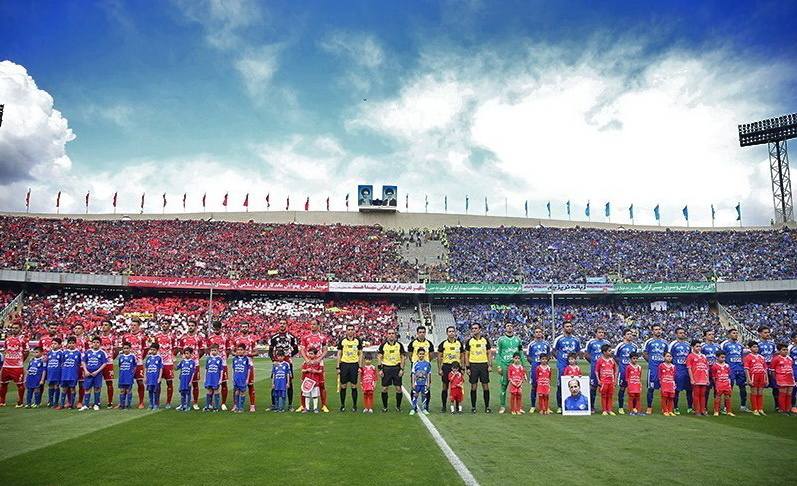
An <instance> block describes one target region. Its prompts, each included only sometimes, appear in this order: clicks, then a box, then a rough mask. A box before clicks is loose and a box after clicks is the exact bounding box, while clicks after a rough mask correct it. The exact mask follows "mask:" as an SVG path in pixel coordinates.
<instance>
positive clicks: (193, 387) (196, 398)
mask: <svg viewBox="0 0 797 486" xmlns="http://www.w3.org/2000/svg"><path fill="white" fill-rule="evenodd" d="M191 392H192V393H193V395H194V396H193V398H194V405H196V404H197V403H199V383H192V384H191Z"/></svg>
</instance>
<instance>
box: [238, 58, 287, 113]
mask: <svg viewBox="0 0 797 486" xmlns="http://www.w3.org/2000/svg"><path fill="white" fill-rule="evenodd" d="M280 49H281V47H280V46H279V45H269V46H261V47H259V48H256V49H251V50H249V51H248V52H247V53H246V54H244V55H243V56H241V57H240V58H239V59H238V60H236V61H235V69H236V71H238V73H239V74H240V75H241V78H242V79H243V82H244V85H245V86H246V92H247V93H248V94H249V97H250V98H252V99H254V100H256V101H261V102H262V100H263V99H264V97H265V96H266V94H267V92H268V90H269V88H270V85H271V80H272V78H273V77H274V73H276V72H277V67H278V57H279V52H280Z"/></svg>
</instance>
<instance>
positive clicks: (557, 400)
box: [548, 386, 562, 408]
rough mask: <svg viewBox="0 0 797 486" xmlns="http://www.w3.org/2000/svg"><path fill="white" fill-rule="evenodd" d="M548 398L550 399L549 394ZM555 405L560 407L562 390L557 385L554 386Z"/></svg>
mask: <svg viewBox="0 0 797 486" xmlns="http://www.w3.org/2000/svg"><path fill="white" fill-rule="evenodd" d="M548 399H549V400H550V395H549V398H548ZM556 406H557V408H562V390H560V389H559V387H558V386H557V387H556Z"/></svg>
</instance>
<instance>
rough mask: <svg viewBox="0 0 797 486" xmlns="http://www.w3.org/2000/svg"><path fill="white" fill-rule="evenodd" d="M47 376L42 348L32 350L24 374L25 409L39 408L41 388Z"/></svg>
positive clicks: (37, 347)
mask: <svg viewBox="0 0 797 486" xmlns="http://www.w3.org/2000/svg"><path fill="white" fill-rule="evenodd" d="M46 375H47V364H46V363H45V362H44V360H43V359H42V348H40V347H39V346H36V347H35V348H33V358H31V360H30V361H29V362H28V369H27V372H26V373H25V388H26V389H27V396H26V397H25V408H39V405H41V403H42V388H44V380H45V378H46Z"/></svg>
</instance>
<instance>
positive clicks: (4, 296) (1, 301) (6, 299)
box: [0, 289, 17, 309]
mask: <svg viewBox="0 0 797 486" xmlns="http://www.w3.org/2000/svg"><path fill="white" fill-rule="evenodd" d="M16 296H17V292H12V291H11V290H6V289H0V309H5V307H6V306H7V305H8V304H10V303H11V301H12V300H14V298H15V297H16Z"/></svg>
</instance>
